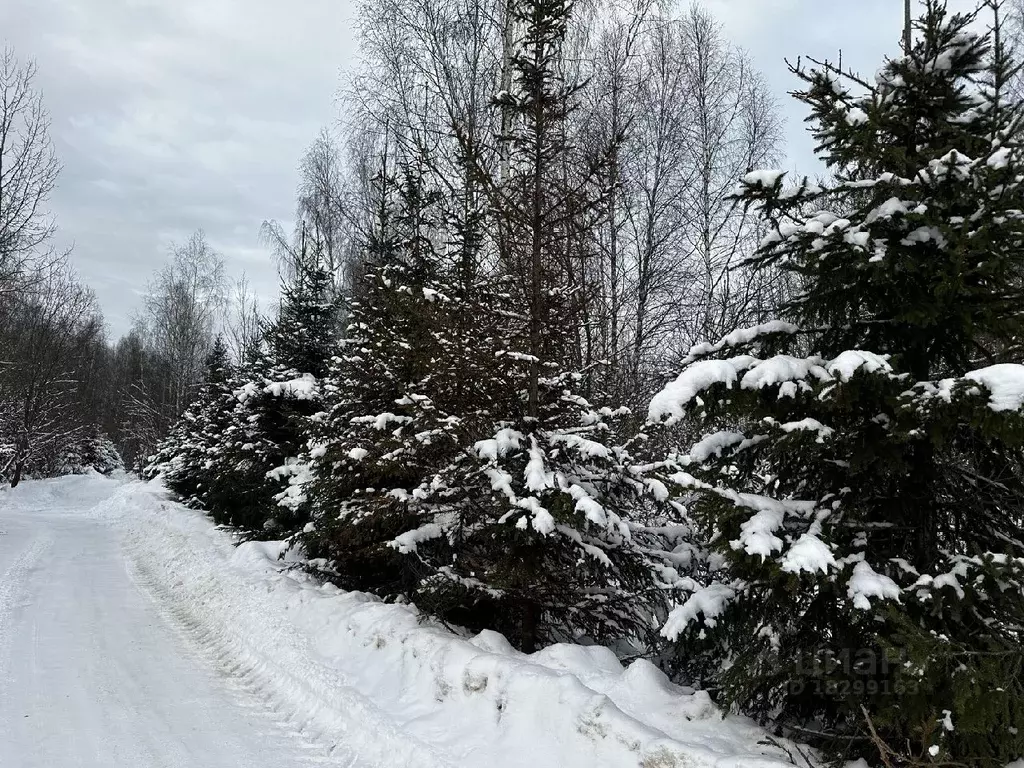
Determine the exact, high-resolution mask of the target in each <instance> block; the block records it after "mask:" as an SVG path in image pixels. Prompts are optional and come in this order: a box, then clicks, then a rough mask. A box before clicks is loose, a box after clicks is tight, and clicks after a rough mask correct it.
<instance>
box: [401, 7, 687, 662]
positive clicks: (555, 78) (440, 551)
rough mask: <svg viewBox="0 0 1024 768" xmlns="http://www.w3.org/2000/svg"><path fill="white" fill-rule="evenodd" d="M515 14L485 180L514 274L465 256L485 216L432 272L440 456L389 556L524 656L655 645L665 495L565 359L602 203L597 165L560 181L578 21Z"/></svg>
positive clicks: (430, 605) (447, 608)
mask: <svg viewBox="0 0 1024 768" xmlns="http://www.w3.org/2000/svg"><path fill="white" fill-rule="evenodd" d="M511 11H512V16H513V18H514V20H515V25H516V27H517V28H518V29H520V30H521V32H522V34H521V38H520V40H519V43H518V46H517V51H516V54H515V55H514V56H513V57H512V59H511V65H512V67H513V70H514V83H513V88H512V89H511V90H510V91H508V92H504V93H501V94H499V95H498V97H497V98H496V99H495V102H496V104H497V106H498V107H499V108H500V109H502V110H504V111H505V112H506V117H507V120H506V124H507V125H508V126H509V127H510V131H509V133H508V135H506V136H503V137H501V138H502V141H503V143H504V145H505V151H504V152H503V153H502V154H503V156H504V157H506V158H507V160H508V173H507V175H505V176H504V177H502V178H492V177H485V178H484V179H483V186H484V188H485V189H486V190H487V192H488V194H489V197H490V202H491V211H490V214H489V219H488V221H489V223H491V224H492V225H493V226H494V228H495V229H496V231H497V238H496V239H497V241H498V243H497V244H498V250H499V255H500V257H501V266H502V268H503V269H504V270H506V272H507V274H508V279H507V280H495V279H493V278H490V277H489V276H488V274H487V273H486V271H479V270H477V269H475V268H474V267H475V265H474V263H473V262H474V259H473V258H472V257H469V258H468V259H467V258H466V257H465V254H466V253H467V251H468V249H470V248H471V247H473V244H475V243H476V242H477V241H478V239H477V238H476V237H475V236H474V234H475V230H474V229H473V228H474V227H475V226H478V224H477V219H475V218H474V217H472V216H466V217H465V218H464V222H465V228H464V229H460V230H459V231H458V232H457V233H456V237H455V238H454V240H455V242H456V244H457V245H458V246H460V248H459V250H458V252H459V253H460V254H461V255H462V257H463V258H461V259H460V261H459V263H458V264H457V265H455V268H454V269H453V270H452V271H450V272H448V273H446V274H444V275H441V276H439V279H440V280H447V282H446V283H445V285H444V286H443V287H440V290H438V291H437V295H438V296H439V297H441V298H442V300H441V301H437V302H435V303H434V313H435V322H434V323H433V324H432V326H431V334H430V339H429V348H430V349H431V350H433V351H432V353H431V355H430V358H431V361H432V362H431V365H430V370H431V373H432V376H431V377H430V379H429V388H427V389H426V391H425V392H424V395H423V396H424V397H425V398H427V399H426V400H424V402H429V403H430V407H431V409H434V410H435V411H436V415H435V421H434V423H435V424H438V425H443V427H441V428H439V429H437V428H435V430H434V431H431V432H427V433H426V434H430V435H431V441H432V442H433V443H434V444H437V443H438V442H443V444H444V445H445V446H446V448H445V450H443V451H436V452H434V454H433V456H432V457H431V458H432V459H433V463H432V465H431V464H426V465H423V464H421V465H420V466H418V467H417V471H416V472H415V473H413V474H412V475H410V476H408V477H406V478H404V480H405V483H404V484H402V485H400V486H399V487H396V488H394V489H393V490H392V495H393V496H395V497H396V498H398V499H400V500H401V502H402V503H403V512H404V513H405V517H406V520H405V522H406V527H405V529H404V530H397V531H395V534H397V535H394V536H393V539H392V540H391V541H388V542H386V545H387V546H388V547H389V548H391V549H393V550H397V552H399V553H401V554H403V555H405V561H406V565H405V568H406V569H407V570H411V571H412V573H413V574H414V575H416V576H417V577H418V582H417V583H416V584H415V585H414V588H413V590H412V591H411V592H410V593H409V595H410V596H411V597H412V598H413V599H414V600H415V601H416V602H417V604H419V605H421V606H423V607H425V608H426V609H428V610H429V611H431V612H433V613H434V614H436V615H439V616H440V617H441V618H443V619H444V620H446V621H451V622H455V623H458V624H461V625H463V626H466V627H468V628H471V629H483V628H496V629H498V630H500V631H502V632H504V633H505V634H506V635H507V636H508V637H509V639H510V640H511V641H512V642H513V643H514V644H515V645H517V646H518V647H520V648H523V649H525V650H530V651H532V650H535V649H536V648H538V647H539V646H540V645H541V644H544V643H547V642H552V641H557V640H566V639H577V638H580V637H589V638H592V639H598V640H611V639H616V640H617V639H623V638H629V639H633V640H646V639H647V638H646V634H647V629H648V628H649V627H650V626H651V624H652V614H653V613H655V612H656V611H657V605H658V604H659V602H660V592H659V591H658V590H659V585H660V582H659V581H658V579H657V576H656V574H657V573H658V572H659V569H663V568H664V567H665V565H666V562H667V561H668V560H669V559H670V558H667V557H666V556H665V555H664V554H663V552H662V544H663V540H662V538H661V537H660V536H658V535H656V534H655V533H653V532H650V531H648V530H647V529H645V527H644V526H641V525H639V524H635V523H633V522H632V521H631V520H630V516H631V515H632V514H633V513H642V514H643V515H645V516H646V515H651V516H652V518H653V512H652V510H653V508H654V507H656V506H657V505H658V504H659V503H662V502H664V501H665V499H664V496H663V495H661V494H660V490H662V489H663V486H660V485H659V484H658V483H657V482H654V481H652V480H650V479H649V478H647V477H645V474H644V470H643V469H642V468H640V467H637V466H635V465H634V462H633V461H632V460H631V458H630V455H629V452H628V451H626V450H624V449H621V448H615V447H613V446H614V444H615V434H614V432H613V431H612V430H611V429H610V427H609V424H608V422H609V421H610V420H612V418H613V417H614V416H616V415H618V414H617V413H615V412H613V411H611V410H609V409H607V408H603V409H602V408H595V407H593V406H591V405H590V404H589V403H588V402H587V401H586V400H585V399H584V398H583V397H582V396H581V394H580V393H581V391H582V390H583V388H584V387H585V386H586V384H587V380H588V375H587V374H585V373H583V372H579V371H578V370H577V369H574V364H575V363H577V362H578V361H576V360H574V359H573V354H572V350H573V349H574V346H575V345H574V341H575V340H574V339H573V338H572V337H571V336H570V334H571V332H572V331H571V329H572V328H574V327H576V322H575V320H576V318H575V315H574V313H575V312H576V306H575V301H576V298H577V296H576V292H575V287H574V283H573V280H574V271H573V269H574V267H573V264H574V263H575V261H576V260H578V259H579V258H581V256H582V255H581V254H580V253H579V252H578V251H577V250H576V249H577V248H578V245H579V244H578V242H577V240H576V239H574V232H575V231H576V229H575V228H576V227H577V226H579V224H580V222H586V221H589V220H591V219H592V218H594V217H596V216H599V215H601V208H602V204H603V200H602V199H601V198H600V197H588V194H587V193H588V190H591V189H592V188H593V185H592V183H591V182H592V180H593V178H594V175H595V169H594V168H589V167H588V168H585V169H584V171H583V172H582V173H581V174H579V175H578V176H570V175H568V174H567V173H566V168H567V167H569V166H571V165H572V163H571V162H568V161H569V160H571V159H574V154H573V151H572V147H571V146H570V145H569V144H568V142H567V139H566V132H565V121H566V118H567V116H568V115H569V114H570V113H571V111H572V110H573V109H574V100H575V94H576V92H577V91H578V86H575V85H571V84H567V83H565V82H564V79H563V77H562V74H561V72H562V68H561V56H562V50H561V49H562V45H563V42H564V38H565V34H566V23H567V20H568V18H569V14H570V13H571V12H572V8H571V4H566V3H563V2H551V1H550V0H524V1H523V2H517V3H514V4H512V7H511ZM464 148H465V149H467V150H470V149H471V147H470V145H468V144H466V145H465V147H464ZM464 159H465V161H466V162H467V164H468V165H470V166H471V167H474V168H477V169H479V168H481V166H482V164H481V163H479V162H477V161H476V159H475V158H473V157H472V156H471V155H469V154H468V153H467V156H466V157H465V158H464ZM467 330H470V334H466V331H467ZM438 374H442V375H438ZM437 435H443V441H441V440H439V439H438V437H437ZM395 522H399V520H398V519H397V518H396V520H395ZM410 522H411V523H412V524H409V523H410ZM410 562H411V564H410ZM641 595H643V596H645V597H646V598H647V599H646V600H641V599H638V598H639V597H640V596H641Z"/></svg>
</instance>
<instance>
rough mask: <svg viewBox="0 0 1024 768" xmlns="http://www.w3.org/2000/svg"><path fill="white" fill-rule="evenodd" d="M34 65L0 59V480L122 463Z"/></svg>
mask: <svg viewBox="0 0 1024 768" xmlns="http://www.w3.org/2000/svg"><path fill="white" fill-rule="evenodd" d="M35 78H36V67H35V64H34V63H32V62H20V61H19V60H18V59H17V57H16V56H15V53H14V51H13V49H11V48H6V49H4V50H3V51H2V52H0V482H8V483H10V484H11V485H17V484H18V483H19V482H20V481H21V480H22V479H23V478H25V477H26V476H29V475H37V474H53V473H59V472H66V471H75V470H78V469H80V468H83V467H85V466H87V465H89V463H90V462H92V461H94V460H95V462H96V463H97V464H102V465H103V466H104V467H108V466H109V467H111V468H112V467H113V466H114V465H116V464H117V463H118V460H117V459H115V458H114V455H115V454H116V451H111V450H110V444H109V442H108V441H107V438H106V437H105V435H104V434H103V432H102V427H101V421H102V419H103V416H104V414H105V413H106V412H107V411H106V410H105V403H106V397H107V395H106V389H105V385H104V382H103V373H104V370H105V366H106V362H107V360H106V352H107V350H106V345H105V340H104V337H103V320H102V316H101V315H100V313H99V309H98V307H97V306H96V302H95V299H94V297H93V295H92V293H91V292H90V291H89V290H87V289H86V288H84V287H83V286H82V285H81V284H80V283H79V282H78V281H77V279H76V278H75V276H74V275H73V274H72V272H71V271H70V269H69V268H68V267H67V264H66V259H65V256H66V255H65V254H58V253H55V252H54V251H53V250H52V248H50V241H51V239H52V236H53V234H54V232H55V223H54V220H53V217H52V216H51V215H50V213H49V211H48V210H47V203H48V202H49V198H50V195H51V194H52V192H53V190H54V187H55V186H56V183H57V177H58V175H59V173H60V163H59V162H58V160H57V157H56V155H55V153H54V149H53V144H52V142H51V140H50V136H49V126H50V120H49V115H48V114H47V112H46V108H45V105H44V104H43V100H42V95H41V94H40V93H39V91H38V90H37V89H36V87H35Z"/></svg>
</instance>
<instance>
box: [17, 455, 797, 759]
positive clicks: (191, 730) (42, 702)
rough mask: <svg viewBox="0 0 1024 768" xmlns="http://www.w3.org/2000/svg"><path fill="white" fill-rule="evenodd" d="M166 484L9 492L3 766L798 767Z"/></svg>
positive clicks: (576, 654)
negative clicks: (362, 584)
mask: <svg viewBox="0 0 1024 768" xmlns="http://www.w3.org/2000/svg"><path fill="white" fill-rule="evenodd" d="M296 554H297V553H295V552H294V551H292V552H289V550H288V548H287V546H286V545H285V543H284V542H248V543H245V544H242V545H241V546H236V542H235V540H234V539H233V538H232V536H231V535H230V534H228V533H227V532H225V531H222V530H218V529H217V528H216V526H214V525H213V523H212V522H211V521H210V520H209V519H208V518H207V517H206V516H205V515H203V514H202V513H200V512H196V511H195V510H190V509H186V508H185V507H182V506H181V505H180V504H177V503H174V502H173V501H172V500H171V499H169V498H168V494H167V492H166V489H164V488H163V487H162V486H161V485H160V484H159V483H158V482H152V483H143V482H139V481H137V480H132V479H130V478H128V477H122V478H116V479H109V478H104V477H102V476H99V475H92V476H86V477H65V478H59V479H56V480H43V481H38V482H29V483H25V484H23V485H21V486H19V487H18V488H17V489H15V490H13V491H11V490H5V489H3V488H0V768H310V767H311V766H332V765H333V766H348V767H349V768H353V767H355V766H363V767H364V768H365V767H367V766H373V768H480V766H487V768H653V766H658V768H785V766H787V765H788V764H789V760H788V757H787V756H786V751H785V749H784V748H782V747H779V746H775V745H772V744H770V743H768V742H766V740H765V737H766V734H765V733H764V731H763V730H761V729H760V728H759V727H757V725H756V724H754V723H753V722H750V721H747V720H745V719H743V718H733V717H730V716H726V715H723V713H722V712H721V711H720V710H718V708H717V707H715V706H714V704H713V703H712V701H711V699H710V697H709V696H708V694H707V693H705V692H702V691H693V690H691V689H686V688H682V687H679V686H676V685H673V684H672V683H671V682H670V681H669V680H668V678H667V677H666V676H665V675H664V673H663V672H661V671H660V670H658V669H657V667H655V666H654V665H653V664H652V663H650V662H649V661H646V660H643V659H637V660H633V661H631V662H629V663H628V664H626V665H624V664H622V663H621V662H620V661H619V660H618V659H617V658H616V656H615V654H614V653H612V651H611V650H609V649H607V648H601V647H598V646H583V645H572V644H555V645H552V646H549V647H547V648H544V649H542V650H540V651H537V652H536V653H533V654H524V653H521V652H519V651H516V650H515V649H513V648H512V647H511V646H510V645H509V643H508V641H507V640H506V639H505V638H503V637H502V636H501V635H498V634H497V633H495V632H488V631H486V630H485V631H483V632H480V633H478V634H476V635H473V634H471V633H453V632H452V631H450V630H448V629H446V628H444V627H440V626H438V625H436V624H434V623H432V622H430V621H429V619H425V617H423V616H422V615H421V614H420V613H419V612H418V611H417V610H416V609H415V608H414V607H413V606H410V605H402V604H393V603H384V602H382V601H380V600H378V599H377V598H374V597H372V596H370V595H365V594H360V593H358V592H344V591H342V590H339V589H338V588H336V587H334V586H333V585H331V584H322V583H320V582H318V581H316V580H315V579H313V578H312V577H311V576H310V575H309V574H308V573H307V572H306V571H305V570H303V569H302V568H295V567H294V565H295V560H294V556H295V555H296Z"/></svg>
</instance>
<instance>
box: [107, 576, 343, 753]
mask: <svg viewBox="0 0 1024 768" xmlns="http://www.w3.org/2000/svg"><path fill="white" fill-rule="evenodd" d="M125 568H126V571H127V573H128V576H129V578H130V579H131V580H132V581H133V582H134V583H135V584H136V586H137V587H138V588H139V590H140V591H141V592H142V594H143V595H145V596H146V597H147V598H148V599H149V601H150V603H151V604H152V605H153V607H154V609H155V611H156V612H157V614H158V615H159V616H160V618H161V619H162V620H163V621H164V624H165V625H167V626H168V627H169V628H170V629H171V630H172V631H173V632H174V634H175V636H176V637H177V638H178V639H179V640H180V641H181V643H182V645H183V646H184V647H185V649H186V650H187V651H188V652H189V653H190V654H191V655H192V657H193V658H195V659H196V660H197V661H198V662H200V663H202V664H203V665H204V666H205V667H206V668H208V669H210V670H211V671H212V672H214V673H216V675H217V677H218V678H220V681H221V683H222V686H221V687H222V689H223V690H224V691H225V692H226V693H227V694H228V695H229V696H230V697H231V698H232V700H233V701H234V703H235V704H236V705H238V706H239V707H241V708H243V709H246V710H248V711H250V712H252V713H254V714H255V715H256V716H258V717H260V718H261V719H265V720H266V721H267V727H268V729H273V730H275V731H277V732H278V733H281V734H283V735H285V736H286V737H288V738H289V739H291V740H292V741H293V742H294V744H295V747H296V751H298V752H304V753H305V754H304V755H302V758H303V759H304V761H305V762H307V763H308V764H309V765H310V766H314V765H329V766H355V765H357V764H358V762H357V758H356V757H355V756H354V755H352V754H350V753H348V752H347V751H346V750H345V748H344V746H342V745H338V744H330V743H328V742H327V741H326V740H323V739H322V734H315V733H311V732H309V731H307V730H306V729H304V728H303V727H302V725H301V723H300V722H299V721H298V717H297V713H295V712H293V711H288V710H287V709H286V708H284V707H283V706H281V704H279V703H278V702H276V701H275V700H274V696H273V691H272V690H270V689H269V687H268V686H267V685H266V684H265V683H264V682H263V681H261V680H260V679H259V677H258V675H257V674H256V670H255V665H250V664H246V663H245V662H244V661H241V660H238V659H236V658H234V654H233V653H232V652H231V650H230V649H229V648H227V647H226V645H225V644H224V643H222V642H221V641H220V640H218V638H217V637H216V633H215V631H214V630H212V629H210V628H207V627H204V626H202V624H201V623H200V622H199V621H198V620H197V619H196V618H195V617H194V616H192V615H191V613H190V612H189V611H188V610H187V608H186V607H185V606H184V605H182V604H181V602H180V601H178V600H175V597H176V596H175V594H174V591H173V590H172V589H168V588H167V586H166V585H165V584H164V583H163V582H162V581H161V579H160V578H159V576H157V574H156V573H155V572H154V571H153V569H151V568H150V567H148V566H147V564H146V561H145V560H144V559H141V558H135V557H132V556H129V557H127V558H126V560H125Z"/></svg>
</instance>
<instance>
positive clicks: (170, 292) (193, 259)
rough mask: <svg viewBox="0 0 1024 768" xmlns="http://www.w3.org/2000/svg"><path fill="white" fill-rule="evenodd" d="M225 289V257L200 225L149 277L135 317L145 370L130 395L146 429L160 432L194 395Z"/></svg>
mask: <svg viewBox="0 0 1024 768" xmlns="http://www.w3.org/2000/svg"><path fill="white" fill-rule="evenodd" d="M226 292H227V289H226V280H225V276H224V262H223V259H222V258H221V257H220V255H219V254H217V253H216V252H215V251H214V250H213V249H212V248H211V247H210V245H209V243H207V241H206V237H205V236H204V234H203V233H202V232H201V231H200V232H196V233H195V234H194V235H192V237H190V238H189V240H188V241H187V242H186V243H184V244H183V245H175V246H173V247H172V249H171V258H170V260H169V261H168V262H167V264H166V265H165V266H164V267H163V268H162V269H161V270H160V271H158V272H157V273H156V275H155V276H154V277H153V279H152V280H151V281H150V283H149V286H148V290H147V293H146V296H145V298H144V300H143V308H142V312H141V313H140V315H139V316H138V317H137V318H136V334H137V336H138V338H139V339H140V340H141V342H142V344H143V345H144V351H145V353H146V354H145V359H144V364H145V366H146V370H144V371H141V372H140V375H139V380H140V383H138V384H136V385H133V387H132V389H131V395H130V396H131V399H132V401H133V403H132V408H133V410H134V412H135V413H136V414H138V415H139V416H140V419H139V421H140V423H147V424H149V425H150V426H149V427H147V430H146V433H147V434H152V436H153V437H155V438H159V437H161V436H162V435H163V434H164V433H165V432H166V430H167V429H168V428H169V427H170V425H171V424H172V423H173V422H174V420H175V419H176V418H177V417H178V416H179V415H180V414H181V413H182V412H183V411H184V410H185V408H186V407H187V406H188V404H189V402H190V401H191V399H192V397H193V396H194V394H195V392H194V389H195V387H196V385H197V384H198V383H199V382H200V381H201V379H202V375H203V361H204V360H205V358H206V356H207V354H208V353H209V351H210V348H211V346H212V345H213V339H214V335H215V332H216V329H217V326H218V322H219V320H220V319H221V317H222V316H223V309H224V306H225V302H226V299H227V297H226ZM154 369H155V370H154ZM142 442H144V441H142ZM152 447H153V445H142V446H141V447H140V450H142V451H143V452H145V451H147V450H149V449H151V448H152Z"/></svg>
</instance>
